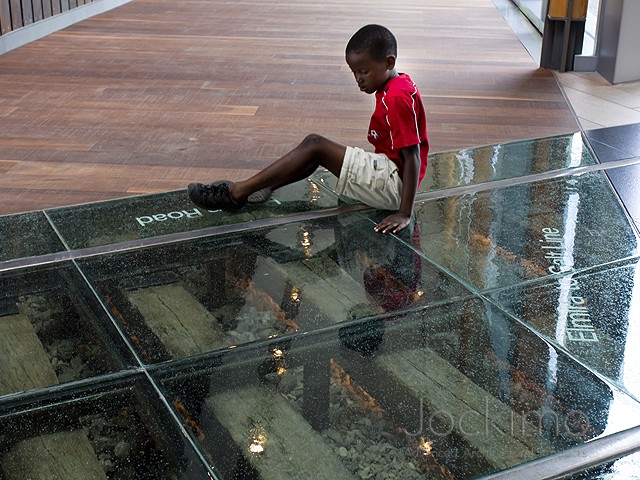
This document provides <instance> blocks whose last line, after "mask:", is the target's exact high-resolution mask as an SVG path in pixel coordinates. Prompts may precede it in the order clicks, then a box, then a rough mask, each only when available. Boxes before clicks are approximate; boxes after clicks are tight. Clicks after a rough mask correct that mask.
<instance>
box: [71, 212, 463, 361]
mask: <svg viewBox="0 0 640 480" xmlns="http://www.w3.org/2000/svg"><path fill="white" fill-rule="evenodd" d="M373 226H374V223H372V222H371V221H370V220H369V219H367V218H364V217H362V216H361V215H359V214H346V215H340V216H334V217H329V218H323V219H315V220H310V221H306V222H295V223H287V224H283V225H278V226H274V227H268V228H261V229H256V230H251V231H246V232H239V233H233V234H225V235H220V236H213V237H208V238H206V239H198V240H195V241H189V242H180V243H175V244H170V245H166V246H160V247H153V248H147V249H142V250H136V251H133V252H130V253H120V254H112V255H104V256H100V257H96V258H90V259H88V260H82V261H80V267H81V268H82V270H83V271H85V272H86V273H87V275H88V277H89V278H90V280H91V281H92V283H93V285H94V286H95V289H96V291H97V292H98V293H99V294H100V295H101V296H102V298H103V299H104V301H105V303H106V304H107V305H108V306H109V308H110V309H111V310H112V311H113V312H117V315H115V316H116V318H117V320H118V321H119V322H120V323H121V325H122V327H123V329H124V330H125V331H126V332H127V334H128V336H129V337H130V338H131V339H132V340H133V343H134V344H135V346H136V349H137V350H138V353H140V355H141V356H142V357H143V359H144V361H145V362H147V363H155V362H158V361H163V360H169V359H176V358H182V357H187V356H192V355H197V354H200V353H205V352H208V351H212V350H216V349H220V348H228V347H234V346H237V345H240V344H242V343H246V342H251V341H255V340H257V339H264V338H272V337H275V336H280V335H286V334H290V333H294V332H300V331H309V330H313V329H317V328H323V327H326V326H328V325H333V324H336V323H341V322H345V321H347V320H351V319H354V318H360V317H364V316H370V315H374V314H382V313H384V312H389V311H393V312H396V313H397V314H400V312H403V311H404V310H406V309H408V308H412V307H416V306H420V305H427V304H430V303H434V302H443V301H451V300H452V299H455V298H459V297H462V296H468V295H470V292H469V291H467V290H466V289H465V288H464V287H463V286H462V285H461V284H460V283H458V282H457V281H456V280H454V279H452V278H451V277H450V276H448V275H447V274H446V273H444V272H442V271H440V270H438V269H437V268H435V267H434V266H433V265H431V264H430V263H429V262H427V261H424V259H423V258H422V257H421V256H420V255H419V254H418V253H417V252H416V251H414V250H412V249H411V248H409V247H408V246H406V245H405V244H403V243H401V242H398V241H397V240H396V239H395V238H394V237H392V236H383V235H379V234H377V233H375V232H374V231H373ZM405 235H406V236H407V239H410V237H411V233H410V229H408V230H406V234H405ZM354 238H357V239H359V241H358V244H357V245H354V242H353V239H354Z"/></svg>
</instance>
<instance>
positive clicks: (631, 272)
mask: <svg viewBox="0 0 640 480" xmlns="http://www.w3.org/2000/svg"><path fill="white" fill-rule="evenodd" d="M639 262H640V260H639V259H637V258H636V259H633V260H631V261H629V262H624V263H621V264H615V265H610V266H607V267H599V268H595V269H593V270H589V271H585V272H581V273H576V274H574V275H566V276H562V277H560V278H557V279H554V280H551V281H545V282H540V283H535V284H531V285H527V286H524V287H516V288H509V289H506V290H503V291H500V292H495V293H494V294H493V295H492V298H493V300H494V301H495V302H496V303H497V304H498V305H500V306H501V307H502V308H503V309H504V310H505V311H507V312H508V313H510V314H512V315H514V316H515V317H517V318H519V319H520V320H522V321H523V322H525V323H527V324H528V325H530V326H531V327H532V328H533V329H535V331H537V332H540V333H541V334H542V335H544V336H545V337H546V338H548V339H550V340H551V341H553V342H554V343H557V344H558V345H561V346H562V347H564V348H565V349H567V350H568V351H569V352H571V353H572V354H573V355H575V356H576V357H577V358H578V359H580V360H581V361H582V362H584V363H585V364H586V365H588V366H589V367H590V368H592V369H593V370H595V371H597V372H599V373H601V374H602V375H605V376H607V377H608V378H610V379H612V380H613V381H615V382H616V383H617V384H619V385H620V386H621V387H622V388H625V389H626V390H627V391H629V392H630V393H631V394H633V395H634V396H635V397H636V398H638V399H640V357H639V355H640V330H639V328H640V323H638V318H640V317H639V313H640V310H639V308H640V305H639V304H638V298H639V297H640V292H639V290H638V289H639V288H640V266H639Z"/></svg>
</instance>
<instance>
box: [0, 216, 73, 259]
mask: <svg viewBox="0 0 640 480" xmlns="http://www.w3.org/2000/svg"><path fill="white" fill-rule="evenodd" d="M64 249H65V248H64V245H63V244H62V242H61V241H60V239H59V238H58V236H57V235H56V232H55V231H54V230H53V228H51V225H50V224H49V222H48V221H47V217H46V216H45V215H44V213H42V212H29V213H22V214H19V215H6V216H1V217H0V262H4V261H7V260H12V259H15V258H23V257H33V256H36V255H45V254H48V253H55V252H61V251H63V250H64Z"/></svg>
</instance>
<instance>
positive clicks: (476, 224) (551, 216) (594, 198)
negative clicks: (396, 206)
mask: <svg viewBox="0 0 640 480" xmlns="http://www.w3.org/2000/svg"><path fill="white" fill-rule="evenodd" d="M415 210H416V214H417V217H418V220H417V224H418V225H417V228H418V229H419V231H420V237H421V239H420V243H421V245H422V248H423V250H424V252H425V255H426V257H427V258H429V259H430V260H432V261H434V262H435V263H436V264H438V265H441V266H442V267H444V268H445V269H447V270H448V271H451V272H453V273H454V274H455V275H456V276H458V277H459V278H461V279H463V280H464V281H465V282H468V283H469V284H470V285H472V286H473V288H475V289H477V290H486V289H493V288H499V287H505V286H509V285H515V284H518V283H521V282H524V281H529V280H533V279H537V278H541V277H545V276H549V275H555V274H560V273H563V272H568V271H572V270H579V269H583V268H588V267H592V266H596V265H600V264H605V263H609V262H613V261H616V260H621V259H624V258H629V257H631V256H634V255H636V254H637V253H638V237H637V233H636V231H635V230H634V228H633V227H632V224H631V223H630V221H629V218H628V216H627V214H626V213H625V210H624V209H623V207H622V205H621V204H620V201H619V199H618V197H617V195H616V194H615V192H614V191H613V190H612V188H611V185H610V183H609V182H608V180H607V178H606V176H605V175H604V174H603V173H602V172H599V171H596V172H590V173H585V174H583V175H575V176H566V177H560V178H555V179H552V180H543V181H538V182H531V183H526V184H519V185H514V186H510V187H504V188H498V189H490V190H483V191H479V192H474V193H469V194H466V195H458V196H451V197H445V198H441V199H437V200H430V201H424V202H420V203H417V204H416V209H415Z"/></svg>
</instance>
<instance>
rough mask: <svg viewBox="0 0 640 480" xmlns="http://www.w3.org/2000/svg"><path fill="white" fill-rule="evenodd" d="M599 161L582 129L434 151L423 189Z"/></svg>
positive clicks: (329, 182)
mask: <svg viewBox="0 0 640 480" xmlns="http://www.w3.org/2000/svg"><path fill="white" fill-rule="evenodd" d="M596 163H597V161H596V159H595V157H594V155H593V153H592V152H591V148H590V147H589V145H588V144H587V142H586V141H585V140H584V138H583V137H582V135H581V134H580V133H575V134H572V135H562V136H557V137H548V138H539V139H534V140H523V141H518V142H507V143H501V144H497V145H488V146H484V147H476V148H465V149H462V150H457V151H450V152H440V153H432V154H430V155H429V166H428V167H427V172H426V174H425V177H424V179H423V180H422V184H421V185H420V189H419V193H426V192H433V191H437V190H444V189H447V188H454V187H463V186H469V185H479V184H482V183H486V182H491V181H495V180H505V179H510V178H519V177H525V176H527V175H534V174H539V173H544V172H551V171H556V170H563V169H571V168H578V167H585V166H588V165H595V164H596ZM315 178H316V181H317V183H319V184H322V185H325V186H326V187H327V188H330V189H333V188H334V187H335V185H336V183H337V180H336V178H335V176H334V175H332V174H331V173H330V172H328V171H318V172H317V173H316V175H315Z"/></svg>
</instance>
